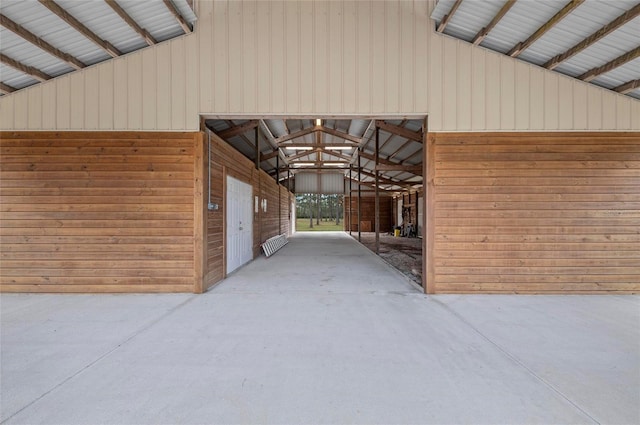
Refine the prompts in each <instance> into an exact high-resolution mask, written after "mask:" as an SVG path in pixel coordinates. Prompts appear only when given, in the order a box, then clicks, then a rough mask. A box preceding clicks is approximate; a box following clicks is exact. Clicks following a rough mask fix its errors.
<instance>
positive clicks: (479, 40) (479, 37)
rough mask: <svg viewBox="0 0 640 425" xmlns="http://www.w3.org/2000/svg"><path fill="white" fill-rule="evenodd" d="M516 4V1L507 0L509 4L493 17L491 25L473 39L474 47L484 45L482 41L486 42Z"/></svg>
mask: <svg viewBox="0 0 640 425" xmlns="http://www.w3.org/2000/svg"><path fill="white" fill-rule="evenodd" d="M514 4H516V0H507V2H506V3H505V4H504V6H502V8H501V9H500V10H499V11H498V13H497V14H496V16H494V17H493V19H492V20H491V22H489V24H488V25H487V26H486V27H484V28H482V29H481V30H480V31H478V33H477V34H476V36H475V37H473V41H472V43H473V45H474V46H477V45H478V44H480V43H482V40H484V39H485V38H486V37H487V36H488V35H489V33H490V32H491V30H492V29H493V28H494V27H495V26H496V25H498V22H500V20H501V19H502V18H503V17H504V15H506V14H507V12H508V11H509V9H511V7H513V5H514Z"/></svg>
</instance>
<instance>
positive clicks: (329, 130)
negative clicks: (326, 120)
mask: <svg viewBox="0 0 640 425" xmlns="http://www.w3.org/2000/svg"><path fill="white" fill-rule="evenodd" d="M315 130H316V131H321V132H323V133H326V134H330V135H332V136H335V137H339V138H341V139H344V140H348V141H350V142H353V143H356V144H358V143H360V142H361V141H362V137H358V136H352V135H351V134H348V133H343V132H342V131H340V130H336V129H333V128H329V127H325V126H320V127H316V128H315Z"/></svg>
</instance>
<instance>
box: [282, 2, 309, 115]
mask: <svg viewBox="0 0 640 425" xmlns="http://www.w3.org/2000/svg"><path fill="white" fill-rule="evenodd" d="M287 10H289V11H291V10H290V9H289V8H288V9H287ZM298 11H299V12H298V13H300V18H299V20H297V19H295V17H292V16H291V15H288V16H287V19H288V21H287V22H289V21H291V20H292V19H293V20H294V22H297V23H296V25H299V26H300V28H307V29H308V30H307V31H300V34H299V36H298V38H299V40H300V44H299V47H300V48H299V50H298V51H297V52H291V54H293V55H295V56H296V57H297V58H299V63H298V65H297V69H298V73H299V74H298V75H299V78H300V83H299V84H300V96H299V97H300V112H303V113H309V112H313V110H314V106H315V99H314V93H315V92H314V86H313V76H314V69H313V66H314V50H313V36H314V33H313V31H312V30H311V29H312V28H313V4H310V3H309V2H298ZM296 28H297V27H296ZM287 55H289V52H287ZM277 69H278V68H274V73H275V72H277ZM279 72H281V74H280V75H279V76H278V78H279V81H280V82H281V83H282V84H284V85H285V86H286V82H283V81H282V78H283V74H282V71H279ZM285 74H286V73H285ZM273 91H274V94H275V93H276V89H275V87H274V90H273ZM282 110H284V105H283V106H282Z"/></svg>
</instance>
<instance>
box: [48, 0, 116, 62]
mask: <svg viewBox="0 0 640 425" xmlns="http://www.w3.org/2000/svg"><path fill="white" fill-rule="evenodd" d="M39 1H40V3H41V4H42V5H43V6H44V7H46V8H47V9H49V10H50V11H51V12H53V13H54V14H55V15H56V16H58V17H59V18H60V19H62V20H63V21H65V22H66V23H67V24H68V25H69V26H71V27H72V28H73V29H75V30H76V31H78V32H79V33H80V34H82V35H84V36H85V37H87V38H88V39H89V40H91V41H93V42H94V43H95V44H96V45H98V46H99V47H100V48H102V49H103V50H104V51H106V52H107V53H108V54H109V55H110V56H111V57H114V58H115V57H117V56H120V55H121V54H122V53H121V52H120V51H119V50H118V49H116V47H115V46H113V45H112V44H111V43H109V42H108V41H106V40H103V39H101V38H100V37H98V35H97V34H96V33H94V32H93V31H91V30H90V29H89V28H87V27H86V26H84V25H83V24H82V23H81V22H80V21H78V20H77V19H76V18H74V17H73V16H72V15H71V14H70V13H69V12H67V11H66V10H64V9H63V8H62V7H60V6H59V5H58V4H57V3H56V2H54V1H53V0H39Z"/></svg>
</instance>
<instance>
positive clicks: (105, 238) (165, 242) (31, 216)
mask: <svg viewBox="0 0 640 425" xmlns="http://www.w3.org/2000/svg"><path fill="white" fill-rule="evenodd" d="M199 149H201V141H200V139H199V134H198V133H151V132H148V133H143V132H141V133H131V132H108V133H103V132H91V133H87V132H68V133H67V132H20V133H11V132H4V133H1V134H0V152H1V153H2V156H1V157H0V205H1V206H2V207H1V211H0V236H1V238H2V243H1V244H0V256H1V257H0V258H1V259H2V267H1V269H0V283H1V285H2V291H3V292H192V291H195V290H197V289H198V288H196V287H195V286H194V282H196V281H197V280H198V276H197V273H195V268H196V261H195V257H194V247H195V246H196V244H197V240H196V239H195V238H194V235H195V234H196V233H197V226H194V223H195V221H196V220H197V219H198V211H196V210H195V207H194V206H195V205H197V203H196V202H194V199H197V198H201V190H202V189H201V188H199V187H200V186H201V181H199V179H200V178H201V176H198V179H196V175H195V168H196V167H195V165H196V162H197V161H199V160H201V158H202V153H201V152H199V151H198V150H199ZM196 154H197V155H196ZM198 158H199V159H198ZM201 169H202V166H200V171H198V173H200V174H201ZM198 191H200V194H198Z"/></svg>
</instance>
